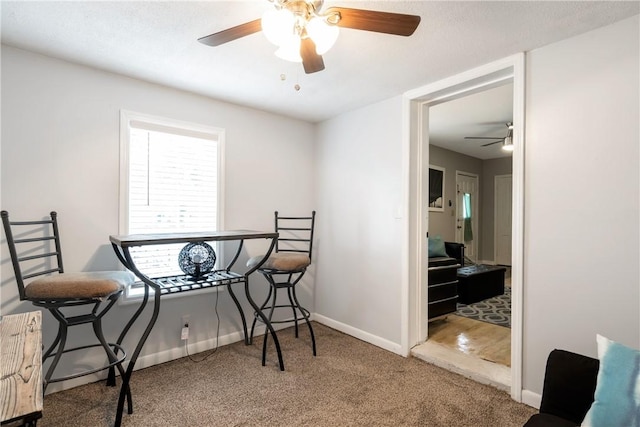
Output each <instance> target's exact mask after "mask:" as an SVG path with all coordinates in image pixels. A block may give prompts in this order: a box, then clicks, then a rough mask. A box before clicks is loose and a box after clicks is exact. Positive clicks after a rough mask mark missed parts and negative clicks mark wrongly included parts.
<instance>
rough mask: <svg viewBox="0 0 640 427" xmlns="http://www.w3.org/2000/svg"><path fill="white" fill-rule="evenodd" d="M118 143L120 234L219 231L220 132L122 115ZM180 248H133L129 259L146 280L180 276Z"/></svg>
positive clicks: (191, 125) (218, 130)
mask: <svg viewBox="0 0 640 427" xmlns="http://www.w3.org/2000/svg"><path fill="white" fill-rule="evenodd" d="M120 139H121V151H120V156H121V185H120V193H121V194H120V205H121V209H120V210H121V216H120V233H121V234H146V233H170V232H178V231H186V232H188V231H205V230H206V231H216V230H219V229H220V228H221V227H222V224H221V222H222V221H221V220H222V217H221V214H220V213H221V212H222V202H223V199H222V194H223V192H222V171H223V165H224V159H223V139H224V131H223V130H222V129H218V128H211V127H207V126H201V125H196V124H192V123H183V122H178V121H173V120H169V119H164V118H158V117H152V116H147V115H142V114H138V113H132V112H128V111H123V112H122V113H121V136H120ZM182 246H184V245H158V246H147V247H141V248H133V249H132V250H131V254H132V256H133V258H134V260H135V262H136V265H137V266H138V267H139V268H140V270H141V271H142V272H144V273H145V274H147V275H148V276H149V277H162V276H169V275H176V274H182V271H181V270H180V267H179V266H178V254H179V252H180V250H181V249H182ZM216 252H218V251H217V250H216ZM129 294H130V296H134V294H136V292H129Z"/></svg>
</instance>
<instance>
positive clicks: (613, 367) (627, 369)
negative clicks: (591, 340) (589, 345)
mask: <svg viewBox="0 0 640 427" xmlns="http://www.w3.org/2000/svg"><path fill="white" fill-rule="evenodd" d="M596 340H597V343H598V359H599V360H600V370H599V371H598V380H597V382H596V392H595V401H594V402H593V404H592V405H591V408H589V411H588V412H587V415H586V416H585V418H584V421H583V422H582V426H583V427H601V426H602V427H631V426H634V427H638V426H640V351H638V350H634V349H632V348H629V347H626V346H624V345H622V344H619V343H617V342H614V341H611V340H609V339H607V338H605V337H603V336H601V335H598V336H597V338H596Z"/></svg>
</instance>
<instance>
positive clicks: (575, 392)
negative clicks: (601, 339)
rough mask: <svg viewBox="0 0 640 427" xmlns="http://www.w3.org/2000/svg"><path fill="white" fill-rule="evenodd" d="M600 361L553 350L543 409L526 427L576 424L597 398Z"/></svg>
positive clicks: (546, 375)
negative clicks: (595, 394) (595, 395)
mask: <svg viewBox="0 0 640 427" xmlns="http://www.w3.org/2000/svg"><path fill="white" fill-rule="evenodd" d="M599 368H600V362H599V361H598V359H594V358H591V357H588V356H583V355H581V354H577V353H572V352H569V351H565V350H553V351H552V352H551V353H550V354H549V358H548V359H547V367H546V370H545V374H544V384H543V389H542V401H541V403H540V412H539V413H538V414H535V415H533V416H532V417H531V418H530V419H529V420H528V421H527V423H526V424H525V425H524V427H576V426H579V425H580V424H581V423H582V420H584V417H585V415H586V414H587V411H588V410H589V408H590V407H591V404H592V403H593V400H594V393H595V390H596V380H597V377H598V370H599Z"/></svg>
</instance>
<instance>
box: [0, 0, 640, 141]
mask: <svg viewBox="0 0 640 427" xmlns="http://www.w3.org/2000/svg"><path fill="white" fill-rule="evenodd" d="M329 6H346V7H354V8H360V9H373V10H383V11H389V12H399V13H408V14H417V15H420V16H421V17H422V22H421V23H420V25H419V27H418V29H417V31H416V32H415V34H414V35H413V36H411V37H408V38H405V37H400V36H392V35H385V34H378V33H372V32H367V31H357V30H350V29H341V34H340V37H339V39H338V42H337V43H336V45H335V46H334V47H333V48H332V49H331V50H330V51H329V52H328V53H326V54H325V55H324V61H325V65H326V70H324V71H321V72H319V73H315V74H310V75H306V74H304V72H303V70H302V66H301V65H300V64H294V63H289V62H285V61H283V60H281V59H279V58H277V57H276V56H275V55H273V52H274V47H273V46H272V45H271V44H269V42H268V41H267V40H266V39H265V38H264V36H263V35H262V34H261V33H257V34H252V35H250V36H247V37H244V38H241V39H238V40H235V41H233V42H230V43H227V44H224V45H222V46H219V47H208V46H205V45H203V44H201V43H198V42H197V41H196V40H197V39H198V38H199V37H202V36H205V35H208V34H211V33H214V32H217V31H220V30H223V29H226V28H228V27H231V26H235V25H239V24H242V23H244V22H247V21H250V20H254V19H257V18H259V17H260V16H261V15H262V13H263V11H264V10H266V9H267V8H270V7H272V6H271V3H270V2H269V1H267V0H252V1H237V0H236V1H208V2H194V1H173V2H157V1H141V2H132V1H113V2H111V1H62V2H58V1H45V2H33V1H17V2H12V1H2V3H1V8H2V43H4V44H8V45H12V46H15V47H18V48H23V49H27V50H31V51H35V52H40V53H43V54H46V55H50V56H53V57H59V58H63V59H66V60H69V61H73V62H78V63H81V64H86V65H89V66H92V67H96V68H100V69H104V70H108V71H112V72H116V73H120V74H124V75H128V76H132V77H136V78H139V79H143V80H147V81H151V82H155V83H159V84H162V85H166V86H171V87H175V88H179V89H183V90H187V91H191V92H195V93H198V94H202V95H205V96H209V97H213V98H216V99H220V100H224V101H228V102H232V103H237V104H241V105H246V106H251V107H255V108H258V109H262V110H267V111H272V112H275V113H278V114H283V115H287V116H291V117H295V118H299V119H303V120H307V121H310V122H318V121H322V120H325V119H327V118H330V117H333V116H336V115H339V114H341V113H344V112H346V111H349V110H352V109H355V108H359V107H361V106H364V105H367V104H371V103H374V102H377V101H381V100H384V99H388V98H390V97H393V96H397V95H399V94H401V93H403V92H404V91H406V90H410V89H415V88H417V87H420V86H423V85H426V84H428V83H431V82H433V81H437V80H439V79H442V78H445V77H448V76H451V75H453V74H456V73H459V72H462V71H465V70H468V69H470V68H473V67H476V66H479V65H482V64H485V63H488V62H491V61H493V60H496V59H500V58H503V57H506V56H509V55H511V54H514V53H517V52H521V51H527V50H531V49H535V48H537V47H540V46H544V45H546V44H549V43H552V42H554V41H557V40H561V39H564V38H567V37H570V36H573V35H576V34H579V33H582V32H585V31H588V30H591V29H593V28H597V27H600V26H604V25H607V24H610V23H613V22H615V21H618V20H620V19H624V18H626V17H630V16H632V15H636V14H638V13H640V3H639V2H637V1H631V2H629V1H626V2H625V1H623V2H612V1H603V2H587V1H575V2H564V1H562V2H560V1H538V2H530V1H509V2H504V1H497V2H490V1H471V2H454V1H444V2H443V1H350V0H327V1H326V3H325V5H324V8H327V7H329ZM281 74H284V75H286V79H285V80H281V77H280V76H281ZM295 84H299V85H300V87H301V88H300V90H299V91H296V90H295V89H294V86H295ZM482 120H485V121H491V122H496V121H502V120H503V118H502V117H498V116H497V115H496V117H490V115H489V114H487V115H486V117H484V116H483V118H482ZM486 130H487V132H489V131H491V133H493V132H494V131H493V130H490V129H488V128H487V129H486ZM468 132H469V133H474V134H477V133H478V132H480V130H471V129H470V130H468Z"/></svg>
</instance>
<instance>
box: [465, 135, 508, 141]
mask: <svg viewBox="0 0 640 427" xmlns="http://www.w3.org/2000/svg"><path fill="white" fill-rule="evenodd" d="M464 139H500V140H502V139H504V138H503V137H501V136H465V137H464Z"/></svg>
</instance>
